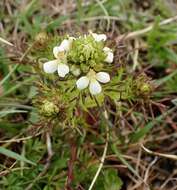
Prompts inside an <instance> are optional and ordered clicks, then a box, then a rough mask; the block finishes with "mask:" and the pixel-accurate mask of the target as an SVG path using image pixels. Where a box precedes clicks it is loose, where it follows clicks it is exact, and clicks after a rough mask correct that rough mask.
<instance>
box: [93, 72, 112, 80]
mask: <svg viewBox="0 0 177 190" xmlns="http://www.w3.org/2000/svg"><path fill="white" fill-rule="evenodd" d="M96 79H97V80H98V81H99V82H102V83H107V82H109V81H110V76H109V74H108V73H106V72H99V73H97V74H96Z"/></svg>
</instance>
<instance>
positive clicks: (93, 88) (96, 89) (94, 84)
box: [89, 80, 102, 95]
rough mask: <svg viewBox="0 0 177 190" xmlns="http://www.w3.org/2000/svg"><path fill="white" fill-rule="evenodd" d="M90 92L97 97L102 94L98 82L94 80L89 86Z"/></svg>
mask: <svg viewBox="0 0 177 190" xmlns="http://www.w3.org/2000/svg"><path fill="white" fill-rule="evenodd" d="M89 90H90V93H91V94H93V95H96V94H99V93H100V92H101V90H102V88H101V85H100V83H99V82H98V81H96V80H92V81H91V82H90V85H89Z"/></svg>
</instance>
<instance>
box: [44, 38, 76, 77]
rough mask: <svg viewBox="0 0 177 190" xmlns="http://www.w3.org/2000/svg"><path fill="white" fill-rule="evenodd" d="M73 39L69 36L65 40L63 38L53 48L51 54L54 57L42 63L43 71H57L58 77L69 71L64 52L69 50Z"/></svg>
mask: <svg viewBox="0 0 177 190" xmlns="http://www.w3.org/2000/svg"><path fill="white" fill-rule="evenodd" d="M73 40H74V38H73V37H70V38H69V39H67V40H66V39H65V40H63V41H62V42H61V44H60V46H56V47H54V48H53V55H54V57H55V59H54V60H52V61H48V62H46V63H44V65H43V69H44V72H46V73H54V72H55V71H58V75H59V76H60V77H65V75H66V74H68V73H69V66H68V65H67V61H66V53H67V52H68V51H69V50H70V48H71V45H72V41H73Z"/></svg>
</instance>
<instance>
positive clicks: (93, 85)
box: [76, 70, 110, 95]
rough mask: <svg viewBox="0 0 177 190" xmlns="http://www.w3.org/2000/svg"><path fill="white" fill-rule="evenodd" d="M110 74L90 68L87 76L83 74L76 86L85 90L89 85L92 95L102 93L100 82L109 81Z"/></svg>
mask: <svg viewBox="0 0 177 190" xmlns="http://www.w3.org/2000/svg"><path fill="white" fill-rule="evenodd" d="M109 81H110V76H109V74H108V73H106V72H98V73H95V71H93V70H90V71H89V73H88V74H87V75H86V76H82V77H81V78H79V79H78V80H77V82H76V86H77V88H78V89H79V90H83V89H85V88H87V87H88V86H89V91H90V93H91V94H92V95H97V94H99V93H101V91H102V87H101V84H100V83H108V82H109Z"/></svg>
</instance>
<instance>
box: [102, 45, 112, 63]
mask: <svg viewBox="0 0 177 190" xmlns="http://www.w3.org/2000/svg"><path fill="white" fill-rule="evenodd" d="M103 51H104V52H105V54H106V55H107V56H106V58H105V60H104V61H106V62H107V63H112V62H113V59H114V54H113V52H112V49H110V48H108V47H104V48H103Z"/></svg>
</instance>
